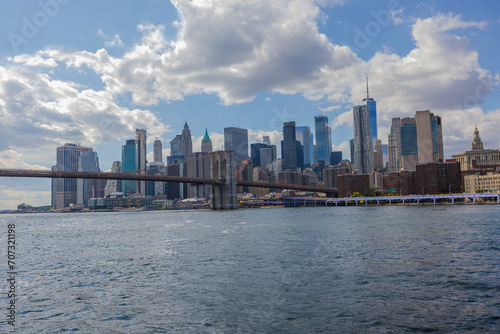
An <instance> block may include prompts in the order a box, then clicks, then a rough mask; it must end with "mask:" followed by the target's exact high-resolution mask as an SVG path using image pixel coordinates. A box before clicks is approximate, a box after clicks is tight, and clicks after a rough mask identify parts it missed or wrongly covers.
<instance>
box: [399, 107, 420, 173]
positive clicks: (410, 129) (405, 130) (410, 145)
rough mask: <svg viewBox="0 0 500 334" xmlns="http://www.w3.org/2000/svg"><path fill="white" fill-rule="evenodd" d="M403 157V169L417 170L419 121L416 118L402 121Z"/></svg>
mask: <svg viewBox="0 0 500 334" xmlns="http://www.w3.org/2000/svg"><path fill="white" fill-rule="evenodd" d="M401 156H402V158H403V168H405V169H407V170H416V168H417V163H418V141H417V121H416V119H415V118H414V117H405V118H402V119H401Z"/></svg>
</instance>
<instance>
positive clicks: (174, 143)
mask: <svg viewBox="0 0 500 334" xmlns="http://www.w3.org/2000/svg"><path fill="white" fill-rule="evenodd" d="M181 142H182V136H181V135H177V136H175V137H174V139H172V140H171V141H170V156H172V157H173V156H178V155H181Z"/></svg>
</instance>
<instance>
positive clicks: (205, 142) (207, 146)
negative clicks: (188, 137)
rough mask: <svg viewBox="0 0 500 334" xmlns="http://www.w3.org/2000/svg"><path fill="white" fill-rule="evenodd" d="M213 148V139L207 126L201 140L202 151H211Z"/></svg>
mask: <svg viewBox="0 0 500 334" xmlns="http://www.w3.org/2000/svg"><path fill="white" fill-rule="evenodd" d="M212 150H213V149H212V140H211V139H210V136H209V135H208V129H207V128H205V136H203V139H202V140H201V153H210V152H212Z"/></svg>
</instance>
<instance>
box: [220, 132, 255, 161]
mask: <svg viewBox="0 0 500 334" xmlns="http://www.w3.org/2000/svg"><path fill="white" fill-rule="evenodd" d="M224 149H225V150H234V151H235V153H236V159H237V160H247V159H248V158H249V157H248V130H247V129H240V128H235V127H228V128H224Z"/></svg>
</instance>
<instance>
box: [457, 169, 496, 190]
mask: <svg viewBox="0 0 500 334" xmlns="http://www.w3.org/2000/svg"><path fill="white" fill-rule="evenodd" d="M464 187H465V192H466V193H468V194H472V193H475V192H476V191H478V190H479V191H482V192H487V193H497V192H500V172H499V171H496V172H489V173H488V174H486V175H480V174H473V175H465V176H464Z"/></svg>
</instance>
